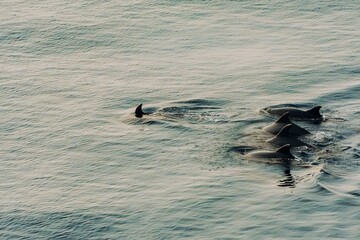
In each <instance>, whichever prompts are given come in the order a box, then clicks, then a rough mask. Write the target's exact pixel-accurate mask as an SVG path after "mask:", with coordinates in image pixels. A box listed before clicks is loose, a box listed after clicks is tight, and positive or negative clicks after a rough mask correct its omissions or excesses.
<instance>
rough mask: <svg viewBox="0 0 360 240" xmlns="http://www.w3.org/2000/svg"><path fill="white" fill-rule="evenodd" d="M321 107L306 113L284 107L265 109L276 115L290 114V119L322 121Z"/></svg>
mask: <svg viewBox="0 0 360 240" xmlns="http://www.w3.org/2000/svg"><path fill="white" fill-rule="evenodd" d="M320 108H321V106H316V107H313V108H312V109H310V110H307V111H304V110H301V109H298V108H291V107H284V108H268V109H265V111H266V112H268V113H270V114H274V115H279V116H281V115H283V114H284V113H286V112H289V117H290V118H295V119H299V120H307V119H322V117H323V116H322V115H321V114H320Z"/></svg>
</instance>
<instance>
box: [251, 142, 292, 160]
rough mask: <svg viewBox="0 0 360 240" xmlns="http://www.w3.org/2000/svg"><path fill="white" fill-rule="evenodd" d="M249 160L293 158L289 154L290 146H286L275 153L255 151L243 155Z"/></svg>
mask: <svg viewBox="0 0 360 240" xmlns="http://www.w3.org/2000/svg"><path fill="white" fill-rule="evenodd" d="M245 157H246V158H249V159H260V160H291V159H295V157H294V156H293V155H292V154H291V152H290V144H286V145H284V146H282V147H280V148H279V149H277V150H276V151H255V152H251V153H248V154H246V155H245Z"/></svg>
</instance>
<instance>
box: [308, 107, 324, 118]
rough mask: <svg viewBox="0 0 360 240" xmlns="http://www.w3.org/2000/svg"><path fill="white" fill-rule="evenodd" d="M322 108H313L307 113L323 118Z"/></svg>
mask: <svg viewBox="0 0 360 240" xmlns="http://www.w3.org/2000/svg"><path fill="white" fill-rule="evenodd" d="M320 108H321V106H316V107H313V108H312V109H310V110H307V112H308V113H311V114H313V115H315V116H317V117H321V114H320Z"/></svg>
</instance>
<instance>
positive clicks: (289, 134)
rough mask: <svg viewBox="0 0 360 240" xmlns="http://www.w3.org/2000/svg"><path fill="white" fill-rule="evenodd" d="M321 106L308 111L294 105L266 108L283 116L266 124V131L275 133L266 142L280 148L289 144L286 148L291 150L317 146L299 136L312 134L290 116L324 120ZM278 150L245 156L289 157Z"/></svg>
mask: <svg viewBox="0 0 360 240" xmlns="http://www.w3.org/2000/svg"><path fill="white" fill-rule="evenodd" d="M320 108H321V106H316V107H314V108H312V109H310V110H307V111H304V110H301V109H298V108H292V107H284V108H267V109H265V111H266V112H268V113H270V114H274V115H280V116H281V117H280V118H279V119H278V120H276V122H274V123H272V124H270V125H268V126H265V127H264V128H263V130H264V131H266V132H268V133H271V134H273V135H275V136H274V137H272V138H270V139H268V140H266V142H267V143H270V144H272V145H274V146H277V147H280V148H279V149H278V150H280V149H282V148H283V147H285V146H287V148H286V149H288V151H289V152H290V149H291V148H294V147H302V146H306V147H308V148H315V147H314V146H312V145H310V144H307V143H305V142H303V141H301V140H299V139H298V138H297V137H300V136H303V135H307V134H310V132H309V131H307V130H306V129H304V128H302V127H300V126H298V125H296V124H294V123H292V122H291V121H290V118H293V119H297V120H314V119H315V120H323V116H322V115H321V114H320ZM278 150H276V151H275V152H267V153H266V154H264V152H262V151H255V152H250V153H248V154H246V155H245V156H246V157H247V158H255V159H258V158H259V157H261V158H265V159H272V158H277V159H284V160H286V159H289V158H286V156H283V155H279V154H278ZM290 154H291V153H290ZM290 159H294V158H290Z"/></svg>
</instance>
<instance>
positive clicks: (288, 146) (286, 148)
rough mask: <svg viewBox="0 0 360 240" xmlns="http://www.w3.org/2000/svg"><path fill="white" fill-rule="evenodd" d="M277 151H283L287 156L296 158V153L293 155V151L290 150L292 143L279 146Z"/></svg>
mask: <svg viewBox="0 0 360 240" xmlns="http://www.w3.org/2000/svg"><path fill="white" fill-rule="evenodd" d="M276 152H278V153H281V154H284V155H286V156H289V158H291V159H294V158H295V157H294V155H292V154H291V152H290V144H286V145H284V146H282V147H280V148H278V149H277V150H276Z"/></svg>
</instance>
